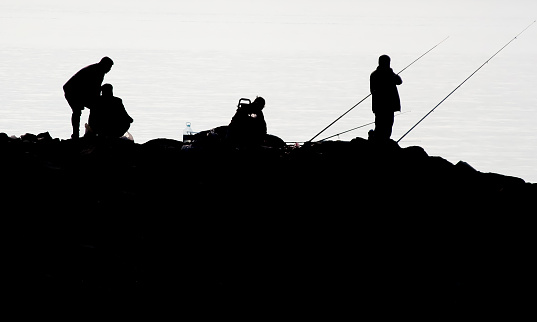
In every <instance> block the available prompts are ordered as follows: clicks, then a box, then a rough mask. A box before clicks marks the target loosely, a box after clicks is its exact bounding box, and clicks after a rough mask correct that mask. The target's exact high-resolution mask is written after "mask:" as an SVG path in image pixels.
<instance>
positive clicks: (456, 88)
mask: <svg viewBox="0 0 537 322" xmlns="http://www.w3.org/2000/svg"><path fill="white" fill-rule="evenodd" d="M535 21H537V20H534V21H533V22H532V23H530V24H529V26H527V27H526V28H524V30H522V31H521V32H520V33H519V34H518V35H516V36H515V37H514V38H513V39H511V40H510V41H509V42H508V43H507V44H505V45H504V46H503V47H502V48H500V50H498V51H497V52H496V53H495V54H494V55H492V56H491V57H490V58H489V59H487V60H486V61H485V62H484V63H483V65H481V66H479V68H478V69H476V70H475V71H474V72H473V73H472V74H470V76H468V77H467V78H466V79H465V80H464V81H463V82H462V83H460V84H459V85H458V86H457V87H455V89H454V90H452V91H451V93H449V94H448V95H447V96H446V97H444V99H443V100H441V101H440V103H438V104H436V106H435V107H433V109H432V110H430V111H429V113H427V114H425V116H424V117H422V118H421V120H419V121H418V123H416V124H414V126H413V127H411V128H410V130H408V131H407V132H406V133H405V134H403V136H402V137H401V138H400V139H399V140H397V143H399V142H400V141H401V140H402V139H403V138H404V137H405V136H406V135H407V134H408V133H410V131H412V130H413V129H414V128H415V127H416V126H418V124H420V123H421V121H423V120H424V119H425V118H426V117H427V116H429V114H431V113H432V112H433V111H434V110H435V109H436V108H437V107H438V106H440V104H442V103H443V102H444V101H445V100H447V99H448V97H450V96H451V94H453V93H454V92H455V91H456V90H458V89H459V88H460V87H461V86H462V84H464V83H466V81H467V80H469V79H470V78H471V77H472V76H474V75H475V73H477V72H478V71H479V70H480V69H481V68H483V66H485V65H486V64H487V63H488V62H489V61H490V60H491V59H492V58H494V56H496V55H498V54H499V53H500V51H502V50H503V49H504V48H505V47H507V46H508V45H509V44H510V43H511V42H513V41H514V40H515V39H517V37H518V36H520V35H521V34H522V33H523V32H524V31H526V29H528V28H529V27H531V25H533V24H534V23H535Z"/></svg>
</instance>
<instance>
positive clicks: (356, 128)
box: [319, 111, 409, 142]
mask: <svg viewBox="0 0 537 322" xmlns="http://www.w3.org/2000/svg"><path fill="white" fill-rule="evenodd" d="M408 112H409V111H407V112H402V113H398V114H395V116H399V115H401V114H405V113H408ZM372 124H375V121H373V122H369V123H367V124H364V125H360V126H357V127H353V128H352V129H350V130H347V131H343V132H339V133H338V134H334V135H331V136H329V137H327V138H324V139H322V140H319V142H323V141H326V140H328V139H331V138H333V137H336V136H339V135H341V134H345V133H349V132H351V131H354V130H358V129H361V128H363V127H366V126H368V125H372Z"/></svg>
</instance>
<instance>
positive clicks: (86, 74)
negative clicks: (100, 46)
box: [63, 57, 114, 139]
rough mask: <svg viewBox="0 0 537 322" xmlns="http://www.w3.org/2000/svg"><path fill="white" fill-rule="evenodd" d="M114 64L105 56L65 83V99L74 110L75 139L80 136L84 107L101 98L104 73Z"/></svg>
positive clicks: (72, 121)
mask: <svg viewBox="0 0 537 322" xmlns="http://www.w3.org/2000/svg"><path fill="white" fill-rule="evenodd" d="M113 64H114V62H113V61H112V59H110V58H108V57H103V58H102V59H101V61H100V62H98V63H97V64H93V65H89V66H86V67H84V68H82V69H81V70H80V71H78V72H77V73H76V74H75V75H73V77H71V78H70V79H69V80H68V81H67V83H65V85H63V91H64V93H65V99H66V100H67V103H69V106H71V109H72V110H73V116H72V117H71V124H72V125H73V135H72V136H71V137H72V138H73V139H77V138H78V137H79V132H80V116H81V115H82V110H83V109H84V107H87V108H89V109H91V106H92V105H94V104H95V103H96V101H97V100H98V99H99V96H100V93H101V84H102V83H103V80H104V74H106V73H108V72H109V71H110V69H112V65H113Z"/></svg>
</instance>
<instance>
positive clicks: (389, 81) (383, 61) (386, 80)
mask: <svg viewBox="0 0 537 322" xmlns="http://www.w3.org/2000/svg"><path fill="white" fill-rule="evenodd" d="M402 83H403V80H402V79H401V77H400V76H399V75H397V74H395V73H394V72H393V70H392V69H391V68H390V57H389V56H387V55H382V56H380V57H379V66H378V67H377V69H376V70H375V71H374V72H373V73H371V77H370V78H369V86H370V89H371V95H372V96H373V113H375V132H374V133H375V134H374V135H375V139H381V140H388V139H390V136H391V135H392V127H393V119H394V112H396V111H400V110H401V101H400V99H399V92H398V91H397V85H401V84H402Z"/></svg>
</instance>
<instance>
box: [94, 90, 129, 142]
mask: <svg viewBox="0 0 537 322" xmlns="http://www.w3.org/2000/svg"><path fill="white" fill-rule="evenodd" d="M132 122H133V119H132V118H131V117H130V116H129V114H128V113H127V111H126V110H125V107H124V106H123V102H122V100H121V98H119V97H115V96H114V95H113V87H112V85H110V84H104V85H103V86H102V87H101V96H100V97H99V99H98V101H97V104H95V106H94V107H92V108H91V111H90V116H89V120H88V123H89V127H90V131H91V133H92V134H93V135H97V136H107V137H116V138H119V137H121V136H122V135H123V134H125V133H126V132H127V131H128V130H129V128H130V126H131V123H132Z"/></svg>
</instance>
